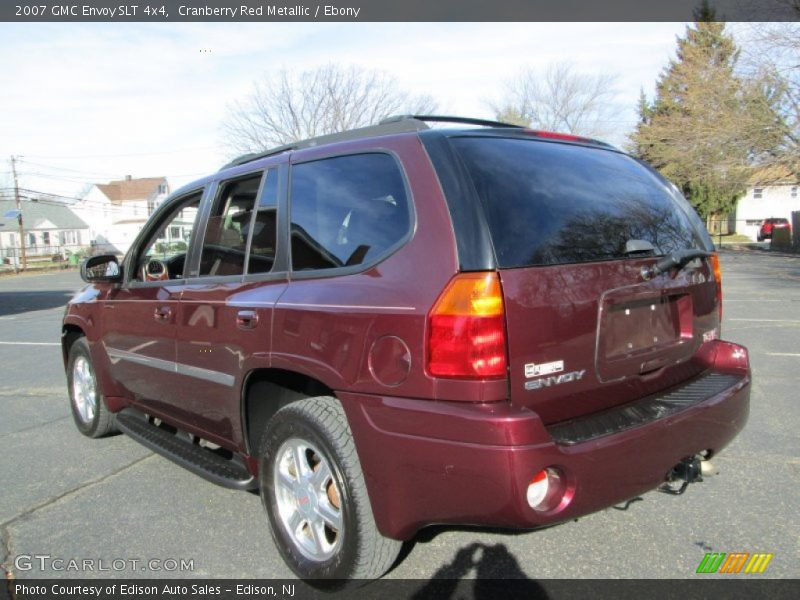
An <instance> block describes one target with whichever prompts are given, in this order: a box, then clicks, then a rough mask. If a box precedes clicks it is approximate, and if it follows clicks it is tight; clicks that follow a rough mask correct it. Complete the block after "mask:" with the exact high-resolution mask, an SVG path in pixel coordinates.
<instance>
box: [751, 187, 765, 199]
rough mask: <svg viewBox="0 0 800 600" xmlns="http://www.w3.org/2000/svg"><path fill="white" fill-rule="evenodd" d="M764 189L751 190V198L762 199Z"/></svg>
mask: <svg viewBox="0 0 800 600" xmlns="http://www.w3.org/2000/svg"><path fill="white" fill-rule="evenodd" d="M763 197H764V188H753V198H763Z"/></svg>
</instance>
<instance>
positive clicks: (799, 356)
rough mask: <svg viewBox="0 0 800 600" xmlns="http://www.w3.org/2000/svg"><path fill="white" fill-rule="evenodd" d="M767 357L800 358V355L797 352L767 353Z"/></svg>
mask: <svg viewBox="0 0 800 600" xmlns="http://www.w3.org/2000/svg"><path fill="white" fill-rule="evenodd" d="M767 356H797V357H798V358H800V354H798V353H797V352H767Z"/></svg>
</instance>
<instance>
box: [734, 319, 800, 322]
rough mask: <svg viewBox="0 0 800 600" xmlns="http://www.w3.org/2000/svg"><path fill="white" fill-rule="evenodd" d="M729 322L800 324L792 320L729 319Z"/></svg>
mask: <svg viewBox="0 0 800 600" xmlns="http://www.w3.org/2000/svg"><path fill="white" fill-rule="evenodd" d="M727 320H728V321H747V322H749V323H800V321H798V320H792V319H727Z"/></svg>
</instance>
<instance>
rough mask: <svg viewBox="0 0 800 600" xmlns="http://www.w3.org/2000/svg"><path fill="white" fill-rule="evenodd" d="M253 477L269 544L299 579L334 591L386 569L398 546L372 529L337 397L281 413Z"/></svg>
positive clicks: (268, 432)
mask: <svg viewBox="0 0 800 600" xmlns="http://www.w3.org/2000/svg"><path fill="white" fill-rule="evenodd" d="M259 475H260V478H259V480H260V487H261V499H262V502H263V504H264V508H265V509H266V511H267V515H268V516H269V520H270V525H271V527H272V537H273V539H274V540H275V545H276V546H277V547H278V550H279V551H280V553H281V556H282V557H283V559H284V560H285V561H286V563H287V564H288V565H289V567H290V568H291V569H292V571H294V572H295V573H296V574H297V575H298V576H299V577H301V578H303V579H307V580H312V581H310V583H311V584H312V585H315V586H318V587H327V588H335V587H342V586H344V585H346V584H347V583H348V581H347V580H364V581H363V582H362V583H366V581H367V580H371V579H375V578H377V577H380V576H381V575H383V574H384V573H385V572H386V571H387V570H389V568H390V567H391V566H392V564H393V563H394V561H395V559H396V558H397V555H398V554H399V552H400V548H401V546H402V543H401V542H399V541H397V540H392V539H389V538H387V537H384V536H383V535H381V533H380V532H379V531H378V527H377V525H376V524H375V519H374V517H373V514H372V507H371V505H370V502H369V496H368V495H367V487H366V484H365V482H364V475H363V473H362V471H361V464H360V463H359V460H358V454H357V453H356V447H355V443H354V442H353V437H352V433H351V431H350V426H349V424H348V423H347V418H346V416H345V414H344V410H343V409H342V406H341V404H340V403H339V401H338V400H337V399H336V398H332V397H330V396H323V397H318V398H307V399H304V400H300V401H298V402H294V403H292V404H289V405H287V406H285V407H284V408H282V409H281V410H279V411H278V412H277V413H276V414H275V416H274V417H273V418H272V419H271V420H270V422H269V423H268V425H267V430H266V432H265V434H264V437H263V438H262V441H261V447H260V449H259ZM314 580H316V581H314ZM331 580H333V581H331Z"/></svg>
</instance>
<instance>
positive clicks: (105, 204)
mask: <svg viewBox="0 0 800 600" xmlns="http://www.w3.org/2000/svg"><path fill="white" fill-rule="evenodd" d="M169 192H170V189H169V184H168V183H167V179H166V178H165V177H139V178H133V177H131V176H130V175H128V176H126V177H125V179H120V180H116V181H109V182H108V183H96V184H94V185H93V186H92V187H91V188H90V190H89V191H88V192H87V193H86V195H85V196H84V197H83V198H82V199H81V200H80V201H78V202H76V203H75V204H74V206H73V208H74V210H75V212H76V213H77V214H78V215H80V217H81V218H82V219H83V220H84V221H86V223H88V224H89V236H90V240H91V245H92V246H93V248H94V249H95V252H111V253H116V254H124V253H125V252H127V251H128V248H130V246H131V244H132V243H133V240H134V238H135V237H136V235H137V234H138V233H139V231H140V230H141V229H142V227H143V226H144V224H145V222H146V221H147V219H148V218H149V217H150V215H151V214H153V211H154V210H155V209H156V208H157V207H158V206H159V205H160V204H161V203H162V202H163V201H164V200H165V199H166V197H167V196H168V195H169Z"/></svg>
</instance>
